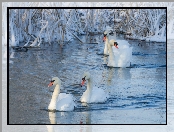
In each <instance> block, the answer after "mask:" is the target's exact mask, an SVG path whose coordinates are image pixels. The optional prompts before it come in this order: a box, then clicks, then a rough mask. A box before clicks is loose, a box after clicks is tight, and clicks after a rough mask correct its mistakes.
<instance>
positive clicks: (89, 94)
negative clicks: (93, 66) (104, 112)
mask: <svg viewBox="0 0 174 132" xmlns="http://www.w3.org/2000/svg"><path fill="white" fill-rule="evenodd" d="M85 81H88V82H87V89H86V91H85V92H84V93H83V95H82V96H81V98H80V101H81V102H86V103H98V102H105V101H106V100H107V99H108V93H106V92H105V91H104V90H103V89H100V88H97V87H93V78H92V76H91V75H90V73H89V72H84V74H83V78H82V83H81V86H83V85H84V83H85Z"/></svg>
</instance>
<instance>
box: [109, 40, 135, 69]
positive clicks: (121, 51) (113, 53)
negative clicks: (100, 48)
mask: <svg viewBox="0 0 174 132" xmlns="http://www.w3.org/2000/svg"><path fill="white" fill-rule="evenodd" d="M108 49H109V58H108V64H107V66H111V67H129V66H130V64H131V59H132V47H129V43H128V42H127V41H125V40H117V42H116V41H115V40H114V39H111V40H110V41H109V43H108Z"/></svg>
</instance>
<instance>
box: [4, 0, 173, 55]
mask: <svg viewBox="0 0 174 132" xmlns="http://www.w3.org/2000/svg"><path fill="white" fill-rule="evenodd" d="M173 6H174V3H173V2H168V3H167V2H106V3H105V2H3V3H2V10H3V14H2V42H3V43H2V45H3V46H6V45H7V28H6V27H7V24H8V23H7V19H6V16H7V7H96V9H58V8H55V9H43V8H42V9H39V8H38V9H37V8H36V9H29V8H27V9H25V8H24V9H10V10H9V25H8V26H9V45H10V46H17V45H19V44H20V43H21V42H22V46H40V44H42V42H47V43H49V44H51V43H52V42H57V43H58V44H60V43H64V42H65V41H68V42H69V41H71V40H72V39H73V38H76V39H79V38H78V36H79V35H82V34H87V35H88V34H90V33H97V34H99V33H103V31H104V30H105V28H106V26H110V27H112V28H113V29H114V30H116V31H117V32H118V33H123V34H125V37H126V38H129V39H140V40H146V41H157V42H165V41H166V33H167V31H168V33H167V35H168V38H169V39H172V37H173V35H174V32H173V28H174V18H173V13H174V10H173ZM97 7H113V9H97ZM114 7H167V12H166V10H165V9H155V8H154V9H137V8H136V9H115V8H114ZM166 13H167V15H168V16H169V19H167V18H166ZM166 20H167V21H166ZM167 24H168V26H167ZM166 26H167V28H168V30H167V31H166V29H167V28H166ZM79 41H81V40H80V39H79ZM5 54H6V53H5Z"/></svg>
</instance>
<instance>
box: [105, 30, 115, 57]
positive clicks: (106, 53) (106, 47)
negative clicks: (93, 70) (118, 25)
mask: <svg viewBox="0 0 174 132" xmlns="http://www.w3.org/2000/svg"><path fill="white" fill-rule="evenodd" d="M103 34H104V37H103V42H105V47H104V55H109V49H108V41H106V39H109V38H108V36H109V35H111V34H112V35H113V31H112V29H111V28H110V27H107V28H106V30H105V32H104V33H103ZM110 37H111V36H110ZM110 39H112V38H110Z"/></svg>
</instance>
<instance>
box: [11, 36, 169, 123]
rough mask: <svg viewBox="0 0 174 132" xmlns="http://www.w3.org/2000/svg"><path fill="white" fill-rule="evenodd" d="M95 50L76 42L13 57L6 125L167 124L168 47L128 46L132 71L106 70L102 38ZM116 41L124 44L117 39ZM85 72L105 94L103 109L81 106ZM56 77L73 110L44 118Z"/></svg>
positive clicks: (86, 105) (133, 41) (158, 44)
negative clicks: (71, 99) (73, 102)
mask: <svg viewBox="0 0 174 132" xmlns="http://www.w3.org/2000/svg"><path fill="white" fill-rule="evenodd" d="M96 39H97V41H98V42H99V43H98V44H87V43H86V44H81V43H79V42H78V41H73V42H72V43H68V44H65V45H64V46H60V45H58V44H57V43H56V42H55V43H53V44H52V45H51V46H50V45H48V44H43V45H42V46H41V48H30V49H29V50H28V51H27V52H15V51H14V52H12V54H10V56H9V57H10V63H9V123H10V124H166V43H146V42H143V41H142V42H140V41H136V40H129V43H130V44H131V46H132V47H133V57H132V63H131V66H130V67H128V68H111V67H107V65H106V63H107V57H106V56H104V55H103V54H102V53H103V48H104V44H103V42H101V41H99V40H100V39H101V40H102V38H101V36H99V37H96ZM120 39H123V38H121V37H120ZM84 71H89V72H90V73H91V74H92V76H93V78H95V80H94V82H95V83H94V85H95V86H97V87H100V88H102V89H104V90H105V91H106V92H108V93H109V99H108V100H107V102H105V103H92V104H85V103H81V102H80V101H79V100H80V97H81V95H82V93H83V92H84V91H85V90H86V86H83V87H80V83H81V77H82V74H83V72H84ZM54 76H58V77H59V78H60V79H61V81H62V88H61V92H65V93H71V94H73V96H74V97H75V98H76V104H77V107H76V108H75V110H74V111H72V112H58V111H57V112H48V111H47V107H48V105H49V102H50V99H51V96H52V92H53V90H54V87H51V88H48V87H47V86H48V83H49V81H50V79H51V78H52V77H54Z"/></svg>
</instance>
